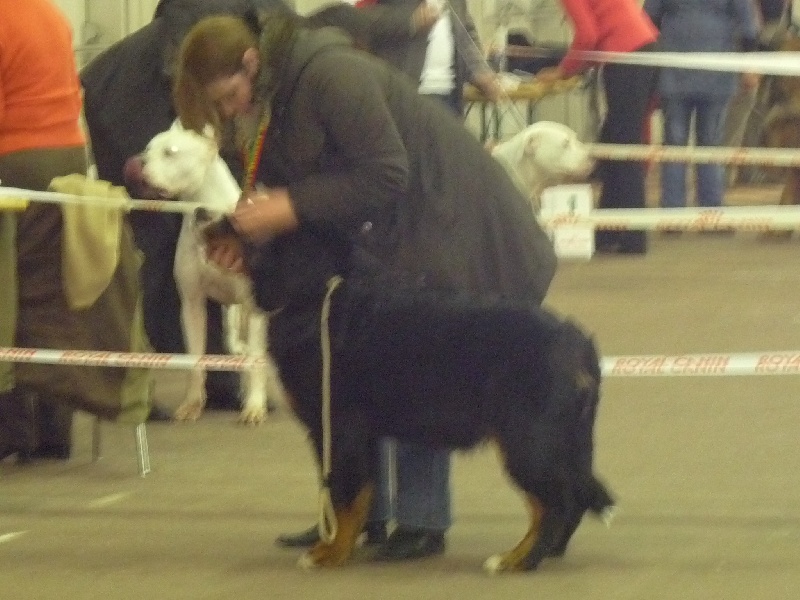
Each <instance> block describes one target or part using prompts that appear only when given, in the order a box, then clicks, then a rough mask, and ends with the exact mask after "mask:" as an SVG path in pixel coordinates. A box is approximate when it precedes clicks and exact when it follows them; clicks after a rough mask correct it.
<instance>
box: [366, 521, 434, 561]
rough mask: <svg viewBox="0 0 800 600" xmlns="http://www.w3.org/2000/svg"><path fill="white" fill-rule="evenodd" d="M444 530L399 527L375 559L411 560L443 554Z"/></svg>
mask: <svg viewBox="0 0 800 600" xmlns="http://www.w3.org/2000/svg"><path fill="white" fill-rule="evenodd" d="M445 546H446V544H445V540H444V531H438V530H435V529H415V528H406V527H398V528H397V529H395V530H394V531H393V532H392V534H391V535H390V536H389V539H387V540H386V543H385V544H383V545H382V546H381V547H380V548H378V551H377V552H376V553H375V556H374V559H375V560H379V561H396V560H410V559H414V558H425V557H426V556H434V555H436V554H442V553H444V550H445Z"/></svg>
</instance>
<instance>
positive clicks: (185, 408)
mask: <svg viewBox="0 0 800 600" xmlns="http://www.w3.org/2000/svg"><path fill="white" fill-rule="evenodd" d="M204 406H205V404H204V403H203V402H197V401H194V402H192V401H187V402H184V403H183V404H181V405H180V406H179V407H178V408H177V409H176V410H175V414H174V415H173V418H174V419H175V420H176V421H197V419H199V418H200V416H201V415H202V414H203V408H204Z"/></svg>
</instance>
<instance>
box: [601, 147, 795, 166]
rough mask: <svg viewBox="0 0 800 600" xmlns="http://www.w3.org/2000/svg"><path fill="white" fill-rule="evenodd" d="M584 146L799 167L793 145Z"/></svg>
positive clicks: (657, 158)
mask: <svg viewBox="0 0 800 600" xmlns="http://www.w3.org/2000/svg"><path fill="white" fill-rule="evenodd" d="M587 148H588V151H589V154H590V155H591V156H592V158H599V159H605V160H640V161H648V162H693V163H719V164H727V165H762V166H767V167H800V150H794V149H788V150H787V149H779V148H778V149H776V148H735V147H709V146H648V145H640V144H587Z"/></svg>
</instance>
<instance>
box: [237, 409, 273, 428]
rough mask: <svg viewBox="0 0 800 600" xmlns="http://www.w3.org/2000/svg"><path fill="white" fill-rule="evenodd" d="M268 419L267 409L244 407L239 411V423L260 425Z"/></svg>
mask: <svg viewBox="0 0 800 600" xmlns="http://www.w3.org/2000/svg"><path fill="white" fill-rule="evenodd" d="M266 420H267V414H266V411H265V410H264V409H263V408H261V407H259V408H243V409H242V412H241V413H239V423H241V424H242V425H260V424H261V423H263V422H264V421H266Z"/></svg>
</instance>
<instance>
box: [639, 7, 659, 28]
mask: <svg viewBox="0 0 800 600" xmlns="http://www.w3.org/2000/svg"><path fill="white" fill-rule="evenodd" d="M642 8H644V12H646V13H647V16H648V17H650V20H651V21H652V22H653V24H654V25H655V26H656V27H658V28H659V29H661V19H663V18H664V3H663V2H662V0H644V6H643V7H642Z"/></svg>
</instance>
